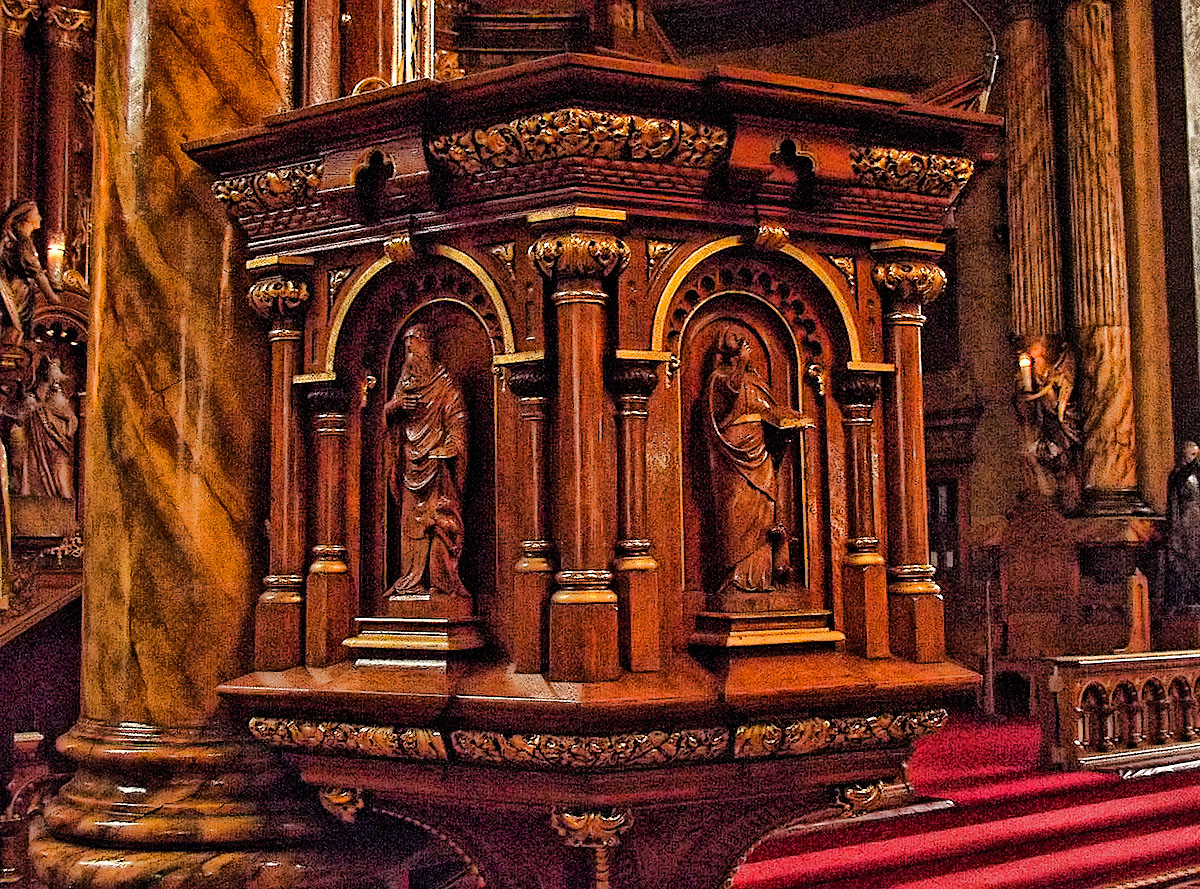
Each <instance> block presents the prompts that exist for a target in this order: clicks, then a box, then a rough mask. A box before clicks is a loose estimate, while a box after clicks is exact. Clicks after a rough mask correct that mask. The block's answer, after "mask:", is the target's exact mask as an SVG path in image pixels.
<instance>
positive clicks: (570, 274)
mask: <svg viewBox="0 0 1200 889" xmlns="http://www.w3.org/2000/svg"><path fill="white" fill-rule="evenodd" d="M529 258H530V259H531V260H533V264H534V266H536V267H537V270H538V271H539V272H541V273H542V275H543V276H544V277H546V278H547V279H549V280H557V279H562V278H585V279H592V280H599V279H603V278H607V277H608V276H609V275H613V274H618V275H619V274H620V273H621V272H623V271H624V270H625V267H626V266H627V265H628V264H629V247H628V245H627V244H626V243H625V242H624V241H622V240H621V239H620V238H618V237H617V236H616V235H613V234H609V233H607V232H561V233H553V234H546V235H543V236H542V237H540V238H538V239H537V240H536V241H534V242H533V244H532V245H531V246H530V248H529Z"/></svg>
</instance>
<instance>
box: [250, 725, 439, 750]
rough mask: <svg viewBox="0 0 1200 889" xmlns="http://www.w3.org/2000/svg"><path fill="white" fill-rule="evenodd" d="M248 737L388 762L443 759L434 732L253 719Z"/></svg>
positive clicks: (277, 745) (431, 730) (419, 729)
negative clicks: (381, 758) (383, 758)
mask: <svg viewBox="0 0 1200 889" xmlns="http://www.w3.org/2000/svg"><path fill="white" fill-rule="evenodd" d="M250 734H252V735H254V737H256V738H258V740H260V741H263V742H264V743H266V744H270V745H271V746H272V747H282V748H289V749H294V750H321V751H326V752H329V753H350V754H358V755H360V756H381V757H387V758H389V759H413V760H444V759H446V743H445V741H444V740H443V738H442V733H441V732H439V731H438V730H437V729H426V728H408V729H398V728H393V727H391V726H375V725H351V724H349V723H345V722H310V721H308V720H303V719H280V718H274V717H259V716H256V717H254V718H253V719H251V720H250Z"/></svg>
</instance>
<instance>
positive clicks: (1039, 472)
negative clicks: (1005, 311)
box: [1016, 337, 1083, 509]
mask: <svg viewBox="0 0 1200 889" xmlns="http://www.w3.org/2000/svg"><path fill="white" fill-rule="evenodd" d="M1027 355H1028V360H1029V362H1030V373H1029V375H1028V378H1025V376H1024V374H1022V377H1021V379H1020V380H1019V386H1018V388H1019V391H1018V393H1017V396H1016V403H1017V411H1018V413H1019V414H1020V416H1021V423H1022V426H1023V427H1024V435H1025V455H1026V458H1027V459H1028V462H1029V466H1030V468H1031V470H1032V472H1033V477H1034V480H1035V483H1036V485H1037V489H1038V490H1039V491H1040V492H1041V493H1042V494H1043V495H1045V496H1047V497H1053V496H1055V495H1057V496H1058V498H1059V500H1060V501H1061V503H1062V505H1063V507H1064V508H1066V509H1073V508H1074V507H1075V505H1076V504H1077V503H1078V501H1079V488H1080V480H1079V457H1080V447H1081V443H1082V441H1083V436H1082V433H1081V431H1080V428H1079V407H1078V403H1077V400H1076V399H1075V398H1074V395H1075V376H1076V369H1075V354H1074V352H1073V351H1072V350H1071V347H1070V346H1069V345H1067V344H1066V343H1060V342H1057V341H1056V340H1055V339H1052V338H1050V337H1037V338H1036V339H1034V340H1033V341H1032V342H1031V343H1030V344H1029V348H1028V350H1027Z"/></svg>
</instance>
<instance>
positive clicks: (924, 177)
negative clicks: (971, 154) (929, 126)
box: [850, 148, 975, 197]
mask: <svg viewBox="0 0 1200 889" xmlns="http://www.w3.org/2000/svg"><path fill="white" fill-rule="evenodd" d="M850 166H851V169H853V171H854V175H855V176H856V177H857V178H858V181H859V182H860V183H862V184H863V185H867V186H871V187H873V188H881V189H884V190H885V191H898V192H909V193H912V194H922V195H929V196H930V197H950V196H951V195H952V194H954V193H955V192H956V191H957V190H958V189H961V188H962V187H963V186H965V185H966V184H967V183H968V182H969V181H970V180H971V175H972V174H973V173H974V172H975V164H974V163H973V162H972V161H970V160H969V159H967V158H965V157H954V156H951V155H945V154H919V153H917V152H915V151H903V150H901V149H899V148H853V149H851V150H850Z"/></svg>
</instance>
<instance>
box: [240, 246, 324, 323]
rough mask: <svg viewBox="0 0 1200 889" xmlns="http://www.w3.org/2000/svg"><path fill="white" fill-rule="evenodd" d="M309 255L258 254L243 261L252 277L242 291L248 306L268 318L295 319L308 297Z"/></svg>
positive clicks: (300, 313) (311, 260)
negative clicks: (246, 287)
mask: <svg viewBox="0 0 1200 889" xmlns="http://www.w3.org/2000/svg"><path fill="white" fill-rule="evenodd" d="M313 264H314V263H313V259H312V257H310V256H262V257H258V258H256V259H252V260H250V261H249V262H247V263H246V269H247V270H248V271H249V272H250V273H251V274H252V275H254V276H255V278H256V280H255V282H254V283H253V284H251V285H250V290H249V291H248V293H247V294H246V297H247V299H248V300H249V302H250V308H252V309H254V311H255V313H257V314H258V316H259V317H261V318H264V319H268V320H271V321H297V320H299V319H300V318H301V317H303V315H304V312H305V311H306V310H307V308H308V303H309V300H310V298H311V292H310V289H309V284H308V279H309V276H310V275H311V274H312V268H313Z"/></svg>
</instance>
